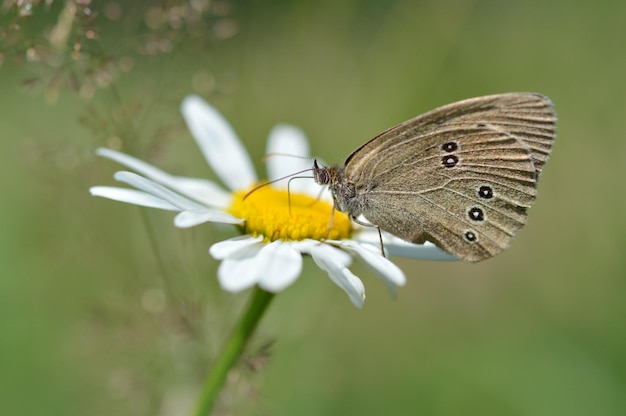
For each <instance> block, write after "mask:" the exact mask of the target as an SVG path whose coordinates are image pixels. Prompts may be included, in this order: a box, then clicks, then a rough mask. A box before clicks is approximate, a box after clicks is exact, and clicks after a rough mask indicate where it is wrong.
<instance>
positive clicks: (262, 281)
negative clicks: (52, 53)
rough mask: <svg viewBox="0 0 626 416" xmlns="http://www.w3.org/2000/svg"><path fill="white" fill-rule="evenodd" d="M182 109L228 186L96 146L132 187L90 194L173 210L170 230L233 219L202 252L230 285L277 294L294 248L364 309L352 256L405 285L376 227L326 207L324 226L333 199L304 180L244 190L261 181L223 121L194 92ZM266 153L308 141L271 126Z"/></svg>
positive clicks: (419, 252) (281, 160) (298, 165)
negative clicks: (229, 231)
mask: <svg viewBox="0 0 626 416" xmlns="http://www.w3.org/2000/svg"><path fill="white" fill-rule="evenodd" d="M181 111H182V114H183V117H184V118H185V121H186V122H187V125H188V126H189V129H190V130H191V133H192V135H193V137H194V138H195V140H196V142H197V144H198V146H199V147H200V150H201V151H202V154H203V155H204V157H205V158H206V160H207V162H208V163H209V165H210V166H211V167H212V168H213V170H214V171H215V173H216V174H217V175H218V176H219V177H220V178H221V179H222V181H223V183H224V184H225V185H226V187H227V188H228V191H227V190H224V189H223V188H222V187H220V186H219V185H217V184H216V183H214V182H212V181H209V180H206V179H196V178H187V177H180V176H173V175H171V174H169V173H166V172H164V171H162V170H160V169H158V168H156V167H154V166H152V165H150V164H148V163H146V162H143V161H141V160H138V159H136V158H134V157H132V156H129V155H126V154H123V153H120V152H117V151H115V150H111V149H103V148H101V149H98V150H97V151H96V153H97V154H98V155H99V156H103V157H106V158H108V159H111V160H114V161H116V162H118V163H120V164H122V165H124V166H126V167H127V168H129V169H131V170H133V171H135V172H136V173H131V172H125V171H122V172H117V173H116V174H115V175H114V178H115V179H117V180H118V181H120V182H124V183H126V184H128V185H130V186H132V187H133V188H135V189H128V188H118V187H109V186H94V187H92V188H91V189H90V192H91V194H92V195H96V196H101V197H105V198H109V199H113V200H117V201H121V202H127V203H131V204H135V205H141V206H145V207H151V208H159V209H164V210H170V211H177V212H178V215H176V217H175V219H174V224H175V225H176V226H177V227H182V228H185V227H192V226H195V225H199V224H202V223H204V222H219V223H227V224H236V225H238V226H239V227H240V228H241V229H242V230H243V232H244V235H242V236H238V237H235V238H231V239H228V240H225V241H221V242H218V243H216V244H214V245H213V246H211V248H210V250H209V252H210V253H211V255H212V256H213V257H214V258H216V259H218V260H221V264H220V266H219V269H218V280H219V283H220V285H221V287H222V288H223V289H224V290H227V291H229V292H239V291H242V290H244V289H247V288H250V287H252V286H254V285H258V286H260V287H261V288H262V289H264V290H266V291H268V292H272V293H277V292H280V291H282V290H283V289H285V288H286V287H288V286H289V285H291V284H292V283H293V282H294V281H295V280H296V279H297V278H298V277H299V276H300V273H301V271H302V255H303V254H308V255H310V256H311V257H312V258H313V260H314V261H315V263H316V264H317V265H318V266H319V268H320V269H322V270H324V271H325V272H326V273H328V276H329V277H330V278H331V280H332V281H333V282H335V284H337V286H339V287H340V288H342V289H343V290H344V291H345V292H346V293H347V294H348V296H349V298H350V300H351V301H352V303H353V304H354V305H356V306H357V307H362V306H363V302H364V300H365V289H364V286H363V283H362V282H361V280H360V279H359V278H358V277H357V276H355V275H354V274H353V273H352V272H351V271H350V269H349V266H350V265H351V263H352V260H353V259H354V258H358V259H360V260H362V261H363V262H364V263H365V264H366V265H367V266H368V267H369V268H371V269H372V270H373V271H374V272H375V273H376V274H377V275H379V276H380V277H381V279H382V280H383V282H384V283H385V284H386V285H387V287H388V288H389V289H390V291H391V292H392V293H393V292H394V291H395V288H396V287H397V286H403V285H404V284H405V282H406V278H405V276H404V273H403V272H402V271H401V270H400V269H399V268H398V267H397V266H396V265H395V264H394V263H392V262H391V261H389V260H388V259H387V258H386V257H384V256H382V255H381V253H380V247H379V237H378V232H377V231H376V230H375V229H371V230H370V229H364V228H362V227H360V228H359V229H355V228H353V224H352V223H351V221H350V220H349V218H348V217H347V216H346V215H345V214H343V213H341V212H338V211H336V210H335V211H334V214H333V215H334V217H333V219H332V229H331V230H330V233H329V221H330V217H331V213H332V212H333V209H332V202H329V200H330V198H328V196H327V195H326V196H327V197H326V198H323V197H322V198H320V193H321V191H322V188H320V186H319V185H317V184H316V183H315V182H314V181H313V180H312V179H311V180H304V179H300V180H294V181H292V182H291V185H290V187H289V192H288V191H287V185H286V181H280V182H277V183H272V184H271V185H269V186H264V187H261V188H258V189H256V190H255V191H254V192H252V193H250V191H251V190H252V189H254V188H255V187H256V186H258V185H259V183H260V182H259V180H258V178H257V176H256V173H255V171H254V168H253V165H252V162H251V160H250V157H249V156H248V153H247V152H246V150H245V148H244V147H243V145H242V143H241V141H240V140H239V139H238V137H237V135H236V134H235V132H234V130H233V129H232V127H231V126H230V124H228V122H227V121H226V120H225V119H224V118H223V117H222V116H221V115H220V114H219V112H217V111H216V110H215V109H214V108H213V107H211V106H210V105H208V104H207V103H206V102H205V101H203V100H202V99H201V98H199V97H197V96H189V97H187V98H185V100H184V101H183V103H182V106H181ZM267 152H268V153H269V154H271V153H283V154H290V155H299V156H304V157H305V158H306V157H308V155H309V149H308V142H307V140H306V137H305V135H304V133H303V132H302V131H301V130H300V129H298V128H296V127H293V126H288V125H278V126H276V127H275V128H274V129H273V130H272V131H271V132H270V136H269V142H268V147H267ZM305 158H302V159H300V158H296V157H292V158H286V157H271V158H269V159H268V161H267V170H268V179H269V181H273V180H276V179H278V178H281V177H284V176H288V175H292V174H293V173H294V172H299V171H304V170H307V169H310V168H311V163H310V162H307V159H305ZM326 194H328V193H326ZM246 195H247V196H246ZM244 197H245V198H244ZM384 241H385V244H384V246H385V249H386V250H387V251H388V252H389V253H390V254H392V255H401V256H404V257H412V258H422V259H456V258H455V257H453V256H451V255H449V254H447V253H445V252H443V251H442V250H440V249H439V248H437V247H436V246H434V245H432V244H429V243H427V244H425V245H415V244H410V243H407V242H404V241H402V240H400V239H397V238H395V237H393V236H389V235H385V236H384Z"/></svg>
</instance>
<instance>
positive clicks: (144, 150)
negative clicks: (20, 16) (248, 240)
mask: <svg viewBox="0 0 626 416" xmlns="http://www.w3.org/2000/svg"><path fill="white" fill-rule="evenodd" d="M196 3H198V4H199V3H201V2H196ZM63 4H64V3H63V2H55V3H54V4H53V7H52V8H51V9H50V10H48V11H46V10H45V9H43V8H37V9H36V10H35V13H34V15H33V16H32V17H30V18H26V19H24V20H23V21H21V31H20V32H19V33H17V34H15V35H16V36H18V37H19V36H25V37H26V35H27V34H28V36H32V37H33V38H36V37H37V36H38V37H39V40H40V42H42V43H45V42H44V40H45V39H46V38H45V34H46V33H49V30H50V28H51V27H52V26H54V25H57V22H58V21H59V20H58V16H59V14H60V12H61V9H62V7H63ZM159 4H160V2H157V1H155V2H152V3H151V2H133V6H130V5H128V6H127V5H126V3H125V2H119V3H114V2H104V1H95V2H93V4H92V5H91V8H92V9H93V10H94V11H98V15H97V16H96V17H95V19H94V20H93V21H92V22H90V23H88V24H89V25H91V26H93V28H94V29H95V30H96V32H97V39H96V40H95V41H92V42H91V43H90V42H85V43H84V45H83V47H84V48H85V50H90V51H91V58H90V59H91V61H89V62H88V63H89V64H90V65H94V66H97V67H98V68H103V66H102V65H104V68H108V70H109V71H112V72H113V73H114V74H116V75H117V76H116V77H115V78H114V79H113V80H112V81H111V83H110V85H109V86H108V87H104V88H99V89H97V90H96V91H95V93H94V94H93V96H92V97H90V96H91V94H90V88H88V85H87V84H88V81H89V79H91V78H90V77H93V79H96V80H100V82H101V84H102V83H104V84H107V82H106V79H107V77H106V75H107V72H106V71H107V70H104V72H103V73H97V71H96V72H94V71H91V72H90V71H89V70H85V69H84V68H85V67H87V68H88V67H89V65H87V66H85V62H82V63H81V64H80V65H82V66H80V65H79V63H78V62H76V63H72V62H71V61H68V62H67V63H65V64H63V63H59V62H56V61H53V62H52V63H51V65H46V64H45V63H42V62H41V61H40V62H31V61H37V60H36V59H35V60H31V61H29V60H22V61H21V62H20V59H19V57H20V56H23V55H24V54H25V53H27V50H26V49H27V48H29V47H31V44H30V43H28V42H27V41H20V42H14V43H12V44H11V46H10V48H9V47H8V46H6V45H8V43H7V42H8V41H7V39H9V37H8V36H7V33H6V32H5V33H4V35H3V38H1V39H0V41H1V40H4V41H5V43H4V44H2V43H0V45H2V46H1V48H0V51H2V52H3V53H4V64H3V65H2V66H1V67H0V183H1V184H2V188H1V190H2V202H1V205H0V414H11V415H42V414H46V415H86V414H88V415H179V414H186V409H188V408H189V406H190V405H191V403H193V400H194V398H195V395H196V393H197V389H198V387H199V385H200V384H201V381H202V379H203V377H204V375H205V374H206V371H208V368H209V366H210V363H211V360H212V358H213V357H214V355H215V353H216V351H217V350H218V349H219V347H220V345H222V343H223V341H224V339H225V337H226V336H227V334H228V332H229V328H230V327H231V326H232V324H233V321H234V320H235V319H236V317H237V315H238V313H239V311H240V310H241V308H242V307H243V305H244V303H245V301H246V299H247V296H248V293H242V294H238V295H232V294H228V293H224V292H222V291H221V290H220V289H219V287H218V285H217V283H216V281H215V280H216V279H215V269H216V267H217V263H216V261H214V260H213V259H212V258H211V257H210V256H209V255H208V253H207V252H206V250H207V248H208V247H209V246H210V245H211V243H212V242H215V241H217V240H218V239H223V238H226V237H227V236H232V235H234V230H232V229H230V228H224V229H221V228H216V227H213V226H211V225H208V224H207V225H203V226H200V227H196V228H195V229H192V230H179V229H176V228H174V227H173V225H172V218H173V215H172V214H170V213H167V212H161V211H154V210H142V209H139V208H137V207H133V206H129V205H125V204H120V203H116V202H112V201H107V200H104V199H97V198H92V197H90V196H89V194H88V187H89V186H92V185H104V184H107V185H110V184H114V181H113V179H112V174H113V172H115V171H116V170H117V169H118V166H115V165H114V164H113V163H111V162H109V161H106V160H103V159H96V158H95V157H94V156H93V151H94V149H95V148H96V147H98V146H117V147H121V148H122V149H123V150H124V151H126V152H128V153H131V154H134V155H136V156H138V157H140V158H142V159H145V160H148V161H150V162H151V163H154V164H156V165H157V166H160V167H162V168H164V169H166V170H168V171H170V172H172V173H176V174H181V175H189V176H198V177H208V178H215V177H214V175H213V173H212V172H211V171H210V170H209V168H208V167H207V166H206V164H205V162H204V161H203V159H202V157H201V156H200V154H199V152H198V151H197V149H196V147H195V144H194V143H193V140H192V139H191V137H190V135H189V133H188V132H187V130H186V129H185V126H184V124H183V122H182V119H181V116H180V114H179V110H178V106H179V104H180V102H181V100H182V98H183V97H184V96H185V95H186V94H189V93H197V94H200V95H202V96H204V97H205V98H207V100H208V101H210V102H211V103H213V104H214V105H215V106H216V107H218V108H219V109H220V111H222V113H223V114H224V115H225V117H226V118H227V119H228V120H229V121H230V122H231V123H232V124H233V126H234V127H235V129H236V131H237V132H238V134H239V135H240V137H241V138H242V139H243V141H244V142H245V144H246V146H247V147H248V149H249V151H250V153H251V156H252V157H253V159H254V160H255V162H256V163H257V167H258V171H259V172H263V165H262V163H261V157H262V156H263V154H264V148H265V140H266V137H267V133H268V132H269V130H270V129H271V127H272V126H273V125H274V124H275V123H278V122H289V123H292V124H296V125H298V126H300V127H302V128H303V129H304V130H305V132H306V133H307V135H308V137H309V139H310V140H311V142H312V152H313V154H315V155H317V156H319V157H321V158H323V159H325V160H326V161H328V162H340V161H342V160H343V159H344V158H345V157H346V156H347V155H348V154H349V153H350V152H351V151H352V150H353V149H355V148H356V147H357V146H359V145H360V144H361V143H363V142H364V141H365V140H367V139H369V138H371V137H372V136H374V135H375V134H377V133H378V132H380V131H382V130H383V129H385V128H387V127H389V126H392V125H394V124H396V123H399V122H401V121H404V120H405V119H408V118H410V117H412V116H415V115H417V114H419V113H422V112H424V111H427V110H429V109H432V108H434V107H436V106H439V105H442V104H446V103H449V102H453V101H456V100H459V99H463V98H468V97H472V96H478V95H484V94H490V93H497V92H507V91H537V92H541V93H543V94H546V95H548V96H550V97H551V98H552V100H553V101H554V103H555V106H556V110H557V114H558V117H559V122H558V137H557V141H556V145H555V149H554V153H553V155H552V157H551V159H550V161H549V163H548V164H547V166H546V168H545V169H544V175H543V177H542V181H541V185H540V189H539V193H540V197H539V199H538V201H537V203H536V205H535V206H534V207H533V208H532V210H531V214H530V221H529V223H528V225H527V226H526V228H525V229H524V230H523V231H521V232H520V233H519V235H518V237H517V238H516V240H515V241H514V243H513V245H512V247H511V248H510V249H509V250H508V251H507V252H506V253H504V254H502V255H500V256H498V257H496V258H493V259H491V260H489V261H485V262H483V263H480V264H475V265H473V264H463V263H437V262H418V261H410V260H402V259H398V260H397V262H398V263H399V264H400V265H401V267H402V268H403V269H404V271H405V272H406V274H407V277H408V284H407V286H406V287H404V288H402V289H400V290H399V296H398V299H390V298H389V296H388V294H387V292H386V290H385V288H384V287H383V285H381V284H380V283H379V282H378V281H377V279H376V278H375V277H374V276H373V275H371V274H370V273H369V272H368V271H367V270H366V269H365V268H364V267H362V266H360V265H355V266H354V268H353V270H354V271H355V273H356V274H357V275H359V276H361V277H362V278H363V280H364V282H365V285H366V289H367V295H368V299H367V302H366V304H365V307H364V308H363V310H357V309H356V308H354V307H353V306H352V304H351V303H350V302H349V301H348V299H347V297H346V296H345V294H344V293H343V292H342V291H341V290H338V289H337V288H336V287H335V286H334V285H333V284H332V283H331V282H330V280H329V279H328V278H327V277H326V275H325V274H324V273H323V272H321V271H320V270H318V269H317V268H316V267H315V265H314V264H313V263H312V262H311V261H310V260H307V262H306V263H305V273H304V274H303V276H302V277H301V278H300V279H299V280H298V281H297V283H296V284H294V285H293V286H292V287H290V288H289V289H288V290H286V291H285V292H284V293H282V294H280V295H279V296H278V297H277V298H276V300H275V302H274V304H273V305H272V307H271V309H270V311H269V313H268V315H267V316H266V317H265V319H264V321H263V323H262V326H261V328H260V330H259V331H258V334H257V337H256V339H255V341H254V342H253V343H252V345H250V348H249V351H248V355H249V358H248V359H247V361H246V362H247V364H248V365H243V364H242V365H241V366H240V367H239V368H238V369H237V371H234V372H233V373H232V374H231V375H232V377H231V378H230V380H229V386H228V387H227V388H226V390H225V391H224V393H223V395H222V397H221V401H220V404H219V407H218V409H217V412H216V414H223V415H231V414H232V415H242V414H254V415H294V414H297V415H301V416H308V415H379V414H390V415H414V414H422V415H438V416H439V415H461V414H463V415H515V416H522V415H533V416H537V415H546V416H548V415H549V416H555V415H568V416H574V415H590V414H593V415H624V414H626V326H625V325H624V323H625V318H626V302H624V297H625V295H626V255H625V254H624V248H625V247H626V216H625V215H624V202H625V199H626V198H625V196H624V185H623V181H624V178H625V177H626V140H625V133H624V132H625V127H624V120H625V119H626V81H625V77H624V74H626V50H625V49H624V41H625V40H626V24H625V22H626V3H625V2H623V1H611V0H600V1H588V2H584V1H556V0H548V1H543V0H542V1H539V0H534V1H519V2H500V1H494V0H492V1H489V0H485V1H483V0H476V1H453V0H445V1H430V2H425V1H408V0H406V1H405V0H397V1H376V0H368V1H358V0H353V1H346V2H335V1H302V2H291V1H264V2H263V1H232V2H227V1H214V2H212V3H211V4H210V8H209V9H205V10H204V11H202V12H198V16H196V17H195V19H196V20H198V21H200V23H198V21H196V22H195V23H193V21H194V17H193V13H191V17H189V15H188V16H187V18H188V19H189V22H192V23H189V22H188V23H189V24H183V25H182V26H181V25H177V24H176V20H175V19H173V20H172V22H174V23H171V22H170V24H169V25H168V24H165V23H163V22H161V23H159V20H158V19H157V18H155V16H159V13H163V12H159V11H158V9H155V7H156V6H158V5H159ZM166 4H168V6H167V7H170V9H169V12H171V13H174V12H176V11H177V10H178V11H180V10H187V13H190V12H189V10H190V9H189V8H188V6H187V9H185V8H184V7H185V5H186V2H171V3H168V2H166ZM172 7H179V9H175V10H174V9H171V8H172ZM174 14H176V13H174ZM14 18H15V13H14V12H12V11H9V12H7V11H4V12H0V26H2V29H7V28H8V29H11V28H12V26H9V25H10V23H11V22H12V21H13V19H14ZM155 19H156V20H155ZM155 22H156V23H155ZM138 45H139V46H138ZM154 45H156V50H157V52H158V51H161V52H162V53H157V52H155V49H154V48H152V49H150V46H153V47H154ZM70 46H71V45H70ZM7 48H8V49H7ZM104 57H113V58H112V60H111V61H104V60H103V58H104ZM98 58H102V59H98ZM73 65H75V67H73ZM111 68H113V69H111ZM74 69H75V70H76V72H77V73H78V74H79V77H78V79H77V80H76V79H73V78H72V76H69V75H67V74H68V73H71V72H72V70H74ZM64 71H65V72H64ZM57 73H60V74H61V75H60V76H59V77H57V78H55V74H57ZM99 77H100V78H102V77H104V78H105V81H102V79H100V78H99ZM34 78H38V79H39V81H38V82H32V83H31V82H25V80H26V81H29V80H31V79H34ZM63 79H64V80H65V84H61V83H60V82H61V81H60V80H63ZM73 83H77V84H78V87H79V88H78V90H80V91H81V94H82V95H84V96H85V97H87V98H84V97H81V96H80V95H81V94H77V93H75V92H72V91H71V88H70V87H71V85H72V84H73ZM81 83H82V84H81ZM25 84H28V85H29V86H30V87H31V88H26V86H25ZM96 84H97V82H96ZM81 85H82V86H83V88H80V86H81ZM85 85H87V86H85ZM74 86H75V87H76V85H74ZM269 344H271V345H269ZM268 345H269V346H268ZM252 368H256V369H257V370H256V371H253V370H252Z"/></svg>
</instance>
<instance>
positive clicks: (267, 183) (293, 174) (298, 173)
mask: <svg viewBox="0 0 626 416" xmlns="http://www.w3.org/2000/svg"><path fill="white" fill-rule="evenodd" d="M311 170H313V168H309V169H304V170H301V171H299V172H294V173H291V174H289V175H287V176H283V177H282V178H278V179H274V180H273V181H269V182H264V183H262V184H260V185H258V186H255V187H254V188H252V189H251V190H250V191H249V192H248V193H247V194H245V195H244V197H243V200H244V201H245V200H246V198H247V197H249V196H250V195H251V194H252V193H253V192H256V191H257V190H259V189H261V188H263V187H264V186H267V185H271V184H273V183H276V182H280V181H283V180H285V179H287V178H293V177H297V176H295V175H300V174H301V173H304V172H309V171H311ZM304 177H308V176H304Z"/></svg>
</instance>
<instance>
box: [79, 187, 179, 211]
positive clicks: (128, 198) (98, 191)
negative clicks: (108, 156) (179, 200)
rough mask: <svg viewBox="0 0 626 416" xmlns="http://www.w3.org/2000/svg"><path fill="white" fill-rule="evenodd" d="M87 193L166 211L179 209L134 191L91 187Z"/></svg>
mask: <svg viewBox="0 0 626 416" xmlns="http://www.w3.org/2000/svg"><path fill="white" fill-rule="evenodd" d="M89 192H90V193H91V195H93V196H101V197H103V198H108V199H113V200H115V201H120V202H126V203H128V204H135V205H141V206H143V207H150V208H159V209H166V210H168V211H179V208H177V207H175V206H174V205H172V204H170V203H169V202H167V201H165V200H163V199H161V198H158V197H156V196H154V195H151V194H148V193H145V192H142V191H137V190H134V189H126V188H117V187H114V186H93V187H91V188H89Z"/></svg>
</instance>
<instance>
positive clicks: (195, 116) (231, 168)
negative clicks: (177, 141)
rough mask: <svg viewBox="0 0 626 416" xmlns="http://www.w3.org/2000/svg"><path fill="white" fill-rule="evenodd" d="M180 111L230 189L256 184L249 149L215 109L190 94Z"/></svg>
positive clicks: (197, 141) (203, 150)
mask: <svg viewBox="0 0 626 416" xmlns="http://www.w3.org/2000/svg"><path fill="white" fill-rule="evenodd" d="M181 112H182V114H183V117H184V118H185V121H186V122H187V126H188V127H189V130H190V131H191V134H192V136H193V137H194V139H195V140H196V143H197V144H198V147H200V151H202V154H203V155H204V157H205V158H206V160H207V162H209V165H211V167H212V168H213V170H214V171H215V173H216V174H217V175H218V176H219V177H220V178H221V179H222V181H223V182H224V184H225V185H226V186H227V187H229V188H230V189H231V190H238V189H247V188H249V187H250V186H252V184H253V183H255V182H256V181H257V178H256V174H255V172H254V167H253V165H252V162H251V161H250V157H249V156H248V153H247V152H246V149H245V148H244V147H243V145H242V144H241V142H240V141H239V139H238V138H237V135H236V134H235V131H234V130H233V128H232V127H231V126H230V124H228V122H227V121H226V120H225V119H224V118H223V117H222V115H221V114H220V113H219V112H218V111H217V110H216V109H214V108H213V107H211V106H210V105H209V104H207V103H206V102H205V101H204V100H203V99H202V98H200V97H198V96H195V95H190V96H188V97H186V98H185V99H184V100H183V103H182V105H181Z"/></svg>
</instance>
